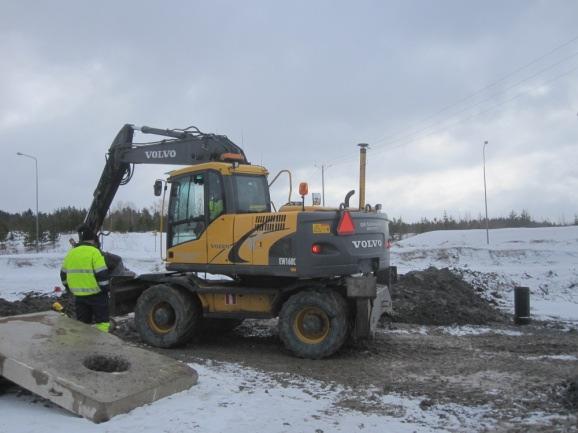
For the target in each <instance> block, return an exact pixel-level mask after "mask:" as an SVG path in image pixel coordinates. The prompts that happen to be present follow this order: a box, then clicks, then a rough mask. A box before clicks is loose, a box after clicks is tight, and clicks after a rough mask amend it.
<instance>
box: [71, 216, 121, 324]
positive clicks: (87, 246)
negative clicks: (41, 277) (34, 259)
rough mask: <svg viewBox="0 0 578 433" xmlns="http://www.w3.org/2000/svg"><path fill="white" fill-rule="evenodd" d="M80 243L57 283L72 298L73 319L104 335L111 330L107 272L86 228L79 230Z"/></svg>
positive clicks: (96, 238) (89, 230)
mask: <svg viewBox="0 0 578 433" xmlns="http://www.w3.org/2000/svg"><path fill="white" fill-rule="evenodd" d="M78 237H79V241H80V242H79V243H78V244H77V245H76V246H75V247H74V248H73V249H71V250H70V251H69V252H68V254H67V255H66V257H65V258H64V262H63V263H62V269H61V271H60V279H61V280H62V284H63V285H64V287H66V290H67V291H69V292H71V293H72V294H73V295H74V306H75V310H76V319H77V320H79V321H80V322H83V323H88V324H92V323H94V326H95V327H96V328H97V329H99V330H101V331H103V332H108V331H109V330H110V321H109V320H110V317H109V310H108V293H109V271H108V268H107V266H106V262H105V260H104V256H103V255H102V253H101V251H100V250H99V249H98V246H99V242H98V236H97V235H96V233H94V232H93V231H92V230H91V229H90V228H88V227H87V226H81V227H79V229H78Z"/></svg>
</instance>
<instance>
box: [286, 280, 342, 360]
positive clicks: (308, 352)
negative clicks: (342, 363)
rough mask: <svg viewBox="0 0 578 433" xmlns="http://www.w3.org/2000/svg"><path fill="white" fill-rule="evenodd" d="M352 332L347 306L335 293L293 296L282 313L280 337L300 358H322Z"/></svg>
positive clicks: (324, 291)
mask: <svg viewBox="0 0 578 433" xmlns="http://www.w3.org/2000/svg"><path fill="white" fill-rule="evenodd" d="M348 331H349V321H348V310H347V303H346V302H345V300H344V299H343V297H342V296H341V295H340V294H339V293H337V292H335V291H332V290H315V291H313V290H311V291H303V292H299V293H297V294H295V295H293V296H291V297H290V298H289V299H288V300H287V301H286V302H285V304H283V308H282V309H281V313H280V314H279V336H280V337H281V340H282V341H283V344H285V347H287V349H289V350H290V351H291V352H293V353H294V354H295V355H297V356H299V357H301V358H310V359H320V358H324V357H326V356H329V355H331V354H333V353H335V352H336V351H337V350H339V348H340V347H341V346H342V345H343V343H344V342H345V340H346V339H347V335H348Z"/></svg>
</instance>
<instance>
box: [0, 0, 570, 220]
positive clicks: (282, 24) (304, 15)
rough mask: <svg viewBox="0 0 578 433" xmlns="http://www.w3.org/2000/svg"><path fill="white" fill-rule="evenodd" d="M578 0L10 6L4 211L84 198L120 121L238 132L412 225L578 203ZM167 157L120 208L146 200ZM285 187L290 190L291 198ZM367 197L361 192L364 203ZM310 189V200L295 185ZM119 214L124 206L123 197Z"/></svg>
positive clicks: (128, 189) (141, 174) (280, 193)
mask: <svg viewBox="0 0 578 433" xmlns="http://www.w3.org/2000/svg"><path fill="white" fill-rule="evenodd" d="M577 18H578V3H577V2H576V1H555V2H554V1H508V2H504V1H485V2H474V1H435V2H433V1H425V0H424V1H356V2H353V1H347V2H346V1H290V2H289V1H285V2H273V1H243V2H238V1H226V2H224V1H211V2H209V1H206V2H196V1H173V2H170V1H162V2H161V1H139V2H136V1H135V2H118V1H103V0H101V1H98V2H79V1H59V0H54V1H51V2H41V1H37V2H30V1H24V0H20V1H18V2H16V1H14V2H8V1H3V2H2V3H1V4H0V53H1V55H0V155H1V164H2V167H1V170H0V182H1V184H2V187H1V188H0V210H6V211H12V212H13V211H23V210H26V209H28V208H31V209H33V210H34V207H35V200H34V162H33V161H32V160H30V159H27V158H25V157H20V156H17V155H16V152H23V153H27V154H31V155H34V156H36V157H37V158H38V163H39V178H40V194H39V195H40V200H39V201H40V210H41V211H51V210H54V209H55V208H58V207H62V206H68V205H73V206H80V207H88V206H89V205H90V202H91V198H92V193H93V190H94V188H95V186H96V183H97V181H98V178H99V176H100V173H101V171H102V168H103V165H104V156H105V153H106V150H107V149H108V146H109V145H110V143H111V141H112V139H113V138H114V136H115V135H116V133H117V131H118V129H120V127H121V126H122V125H123V124H125V123H133V124H138V125H149V126H155V127H161V128H173V127H181V128H182V127H186V126H189V125H196V126H197V127H198V128H200V129H201V130H202V131H205V132H215V133H220V134H225V135H227V136H229V138H231V139H232V140H233V141H235V142H236V143H237V144H239V145H241V146H242V147H243V148H244V150H245V153H246V154H247V156H248V158H249V159H250V160H251V161H252V162H253V163H257V164H263V165H265V166H266V167H268V168H269V171H270V173H271V175H274V174H275V173H276V172H277V171H278V170H280V169H283V168H289V169H291V170H292V172H293V177H294V183H297V182H299V181H308V182H309V184H310V191H319V192H320V191H321V171H320V169H319V168H317V167H320V166H321V165H323V164H325V165H326V166H329V168H328V169H327V172H326V201H327V203H328V204H330V205H337V204H338V203H339V202H340V201H342V200H343V197H344V196H345V194H346V193H347V191H348V190H350V189H355V190H357V189H358V186H357V182H358V167H359V161H358V151H357V146H356V144H357V143H360V142H367V143H369V144H370V149H369V151H368V160H369V163H368V168H367V172H368V174H367V175H368V191H367V201H368V202H369V203H372V204H373V203H382V204H383V208H384V210H385V211H386V212H387V213H388V214H389V215H390V217H402V218H403V219H404V220H407V221H412V220H416V219H419V218H420V217H430V218H432V217H440V216H441V215H442V214H443V213H444V211H446V212H447V213H448V214H449V215H453V216H454V217H467V216H469V217H472V218H477V217H478V216H479V215H480V214H483V212H484V194H483V174H482V147H483V143H484V141H486V140H487V141H488V145H487V148H486V171H487V187H488V206H489V214H490V216H498V215H507V214H508V213H509V212H510V211H511V210H516V211H518V212H519V211H521V210H522V209H526V210H528V211H529V212H530V214H531V215H532V216H533V217H535V218H540V219H541V218H549V219H551V220H552V221H555V222H562V221H573V219H574V215H575V214H578V169H577V167H578V115H577V114H578V26H576V22H577ZM167 170H168V168H167V169H164V168H159V167H158V166H157V167H154V166H153V167H151V166H137V167H136V173H135V176H134V178H133V180H132V182H131V183H129V184H128V185H127V186H123V187H121V189H120V191H119V194H118V195H117V198H116V199H115V202H116V203H117V204H118V203H119V202H123V203H127V202H128V203H132V204H134V205H135V206H138V207H145V206H146V207H148V206H150V205H152V204H153V202H154V200H155V198H154V196H153V194H152V184H153V182H154V179H156V178H157V177H159V176H162V174H163V173H164V172H165V171H167ZM286 188H287V186H286V183H279V185H276V186H275V191H274V197H275V199H276V201H277V204H279V202H280V201H283V199H285V195H286V193H285V191H286ZM357 197H358V195H357V194H356V195H355V196H354V202H355V203H356V202H357ZM294 198H296V197H294ZM113 207H114V205H113Z"/></svg>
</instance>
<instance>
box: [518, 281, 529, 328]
mask: <svg viewBox="0 0 578 433" xmlns="http://www.w3.org/2000/svg"><path fill="white" fill-rule="evenodd" d="M530 320H531V319H530V289H529V288H528V287H515V288H514V323H515V324H516V325H527V324H528V323H530Z"/></svg>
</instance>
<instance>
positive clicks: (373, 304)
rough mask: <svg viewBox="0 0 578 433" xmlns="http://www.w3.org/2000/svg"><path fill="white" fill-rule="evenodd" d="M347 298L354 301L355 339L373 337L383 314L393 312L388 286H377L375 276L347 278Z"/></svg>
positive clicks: (352, 334) (353, 332)
mask: <svg viewBox="0 0 578 433" xmlns="http://www.w3.org/2000/svg"><path fill="white" fill-rule="evenodd" d="M345 285H346V288H347V297H348V298H350V299H352V300H353V301H354V303H355V304H354V305H355V321H354V324H353V330H352V333H351V336H352V337H353V339H361V338H368V337H372V336H373V334H374V333H375V329H376V328H377V324H378V322H379V318H380V317H381V315H382V314H383V313H386V312H391V311H392V304H391V295H390V293H389V289H388V287H387V285H382V284H377V279H376V278H375V277H373V276H362V277H347V278H346V279H345Z"/></svg>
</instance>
